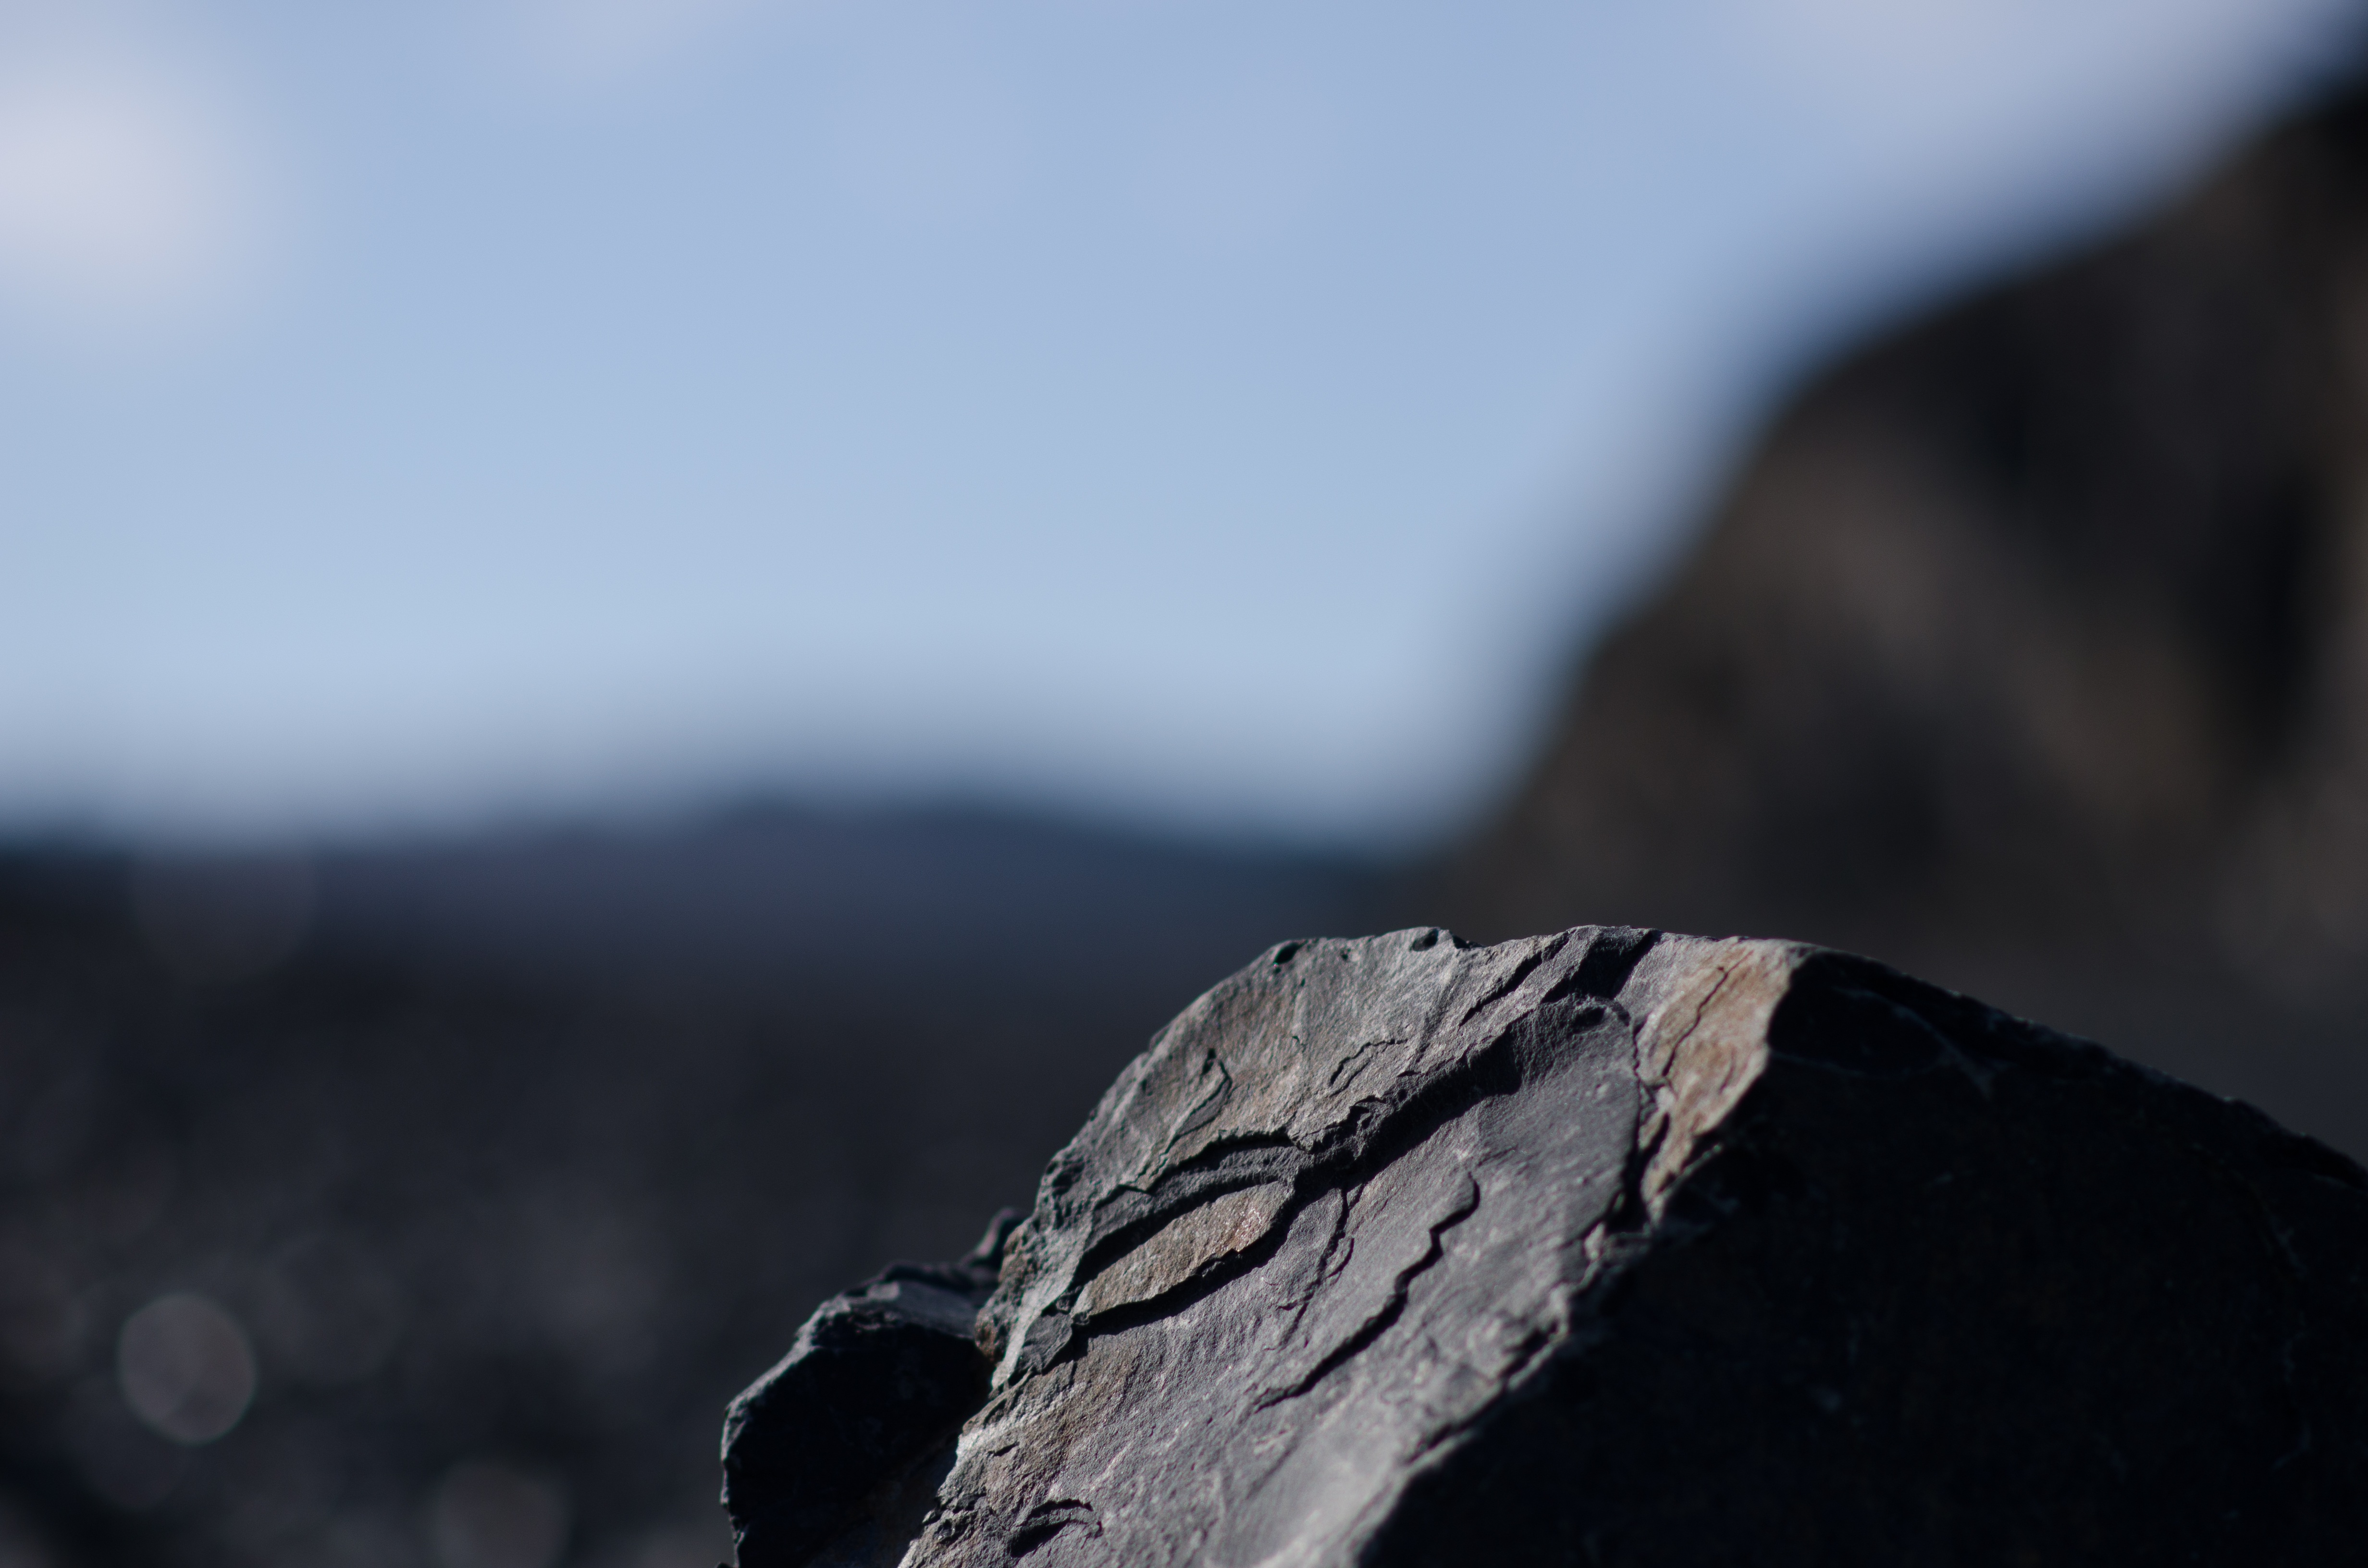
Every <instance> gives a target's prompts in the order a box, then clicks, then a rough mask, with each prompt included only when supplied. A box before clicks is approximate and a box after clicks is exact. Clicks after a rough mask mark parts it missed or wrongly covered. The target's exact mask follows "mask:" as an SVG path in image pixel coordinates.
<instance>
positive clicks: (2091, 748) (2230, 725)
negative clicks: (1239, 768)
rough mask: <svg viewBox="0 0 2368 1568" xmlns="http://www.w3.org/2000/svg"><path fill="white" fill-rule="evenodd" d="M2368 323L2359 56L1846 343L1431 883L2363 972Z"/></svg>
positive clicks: (1625, 913) (1647, 916) (1619, 908)
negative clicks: (2206, 153)
mask: <svg viewBox="0 0 2368 1568" xmlns="http://www.w3.org/2000/svg"><path fill="white" fill-rule="evenodd" d="M2363 329H2368V94H2362V93H2361V92H2359V91H2356V90H2355V91H2353V92H2352V93H2351V94H2350V95H2349V96H2346V97H2340V98H2339V99H2336V100H2334V101H2331V102H2329V103H2327V104H2325V105H2324V106H2322V107H2320V108H2317V109H2316V110H2314V111H2312V112H2310V113H2308V114H2306V115H2304V116H2302V117H2300V118H2298V119H2296V120H2294V122H2292V123H2289V124H2287V125H2285V126H2283V127H2282V128H2280V129H2278V130H2277V131H2274V132H2273V133H2271V134H2270V135H2267V136H2265V137H2263V138H2262V139H2260V141H2258V142H2256V143H2255V144H2254V145H2252V146H2251V147H2249V148H2248V149H2245V150H2243V152H2242V153H2240V154H2239V155H2238V156H2237V157H2235V158H2233V159H2232V160H2231V161H2230V162H2229V163H2228V164H2227V165H2226V166H2225V167H2223V168H2222V169H2220V170H2219V171H2217V172H2216V173H2215V174H2214V176H2213V177H2211V178H2210V179H2208V180H2207V181H2205V182H2204V183H2203V185H2202V186H2201V187H2199V188H2197V189H2195V190H2194V191H2192V192H2191V193H2189V194H2188V195H2186V196H2185V197H2183V198H2182V199H2180V200H2179V201H2178V202H2177V203H2175V204H2174V205H2172V206H2171V207H2170V208H2169V210H2165V211H2163V212H2160V213H2158V214H2155V215H2152V216H2150V217H2148V218H2147V219H2146V221H2145V222H2143V223H2141V224H2138V225H2136V226H2135V227H2133V228H2132V229H2131V230H2130V231H2128V232H2126V233H2123V234H2120V235H2118V236H2114V237H2113V238H2112V239H2111V240H2110V241H2108V242H2107V243H2104V244H2099V245H2096V246H2094V247H2093V248H2091V249H2089V251H2087V252H2086V253H2085V254H2082V255H2079V256H2074V257H2071V258H2069V259H2066V260H2063V261H2058V262H2054V263H2051V264H2050V265H2048V266H2046V267H2041V268H2037V269H2034V270H2033V271H2032V272H2030V273H2029V274H2027V275H2025V276H2023V277H2021V278H2014V279H2010V280H2009V281H2007V282H2005V283H2002V284H1999V285H1997V286H1993V287H1989V288H1986V289H1984V290H1981V291H1980V292H1978V293H1977V294H1975V295H1974V296H1972V297H1970V298H1967V299H1964V300H1962V301H1957V302H1955V303H1953V304H1951V305H1950V306H1948V307H1947V308H1945V309H1942V310H1940V311H1938V312H1933V313H1932V314H1930V315H1928V316H1926V317H1924V318H1923V319H1921V320H1918V321H1915V322H1911V323H1909V324H1906V325H1905V326H1903V327H1900V328H1899V329H1897V330H1896V331H1893V332H1890V333H1887V334H1886V335H1884V336H1883V337H1882V338H1880V339H1879V340H1877V341H1874V342H1872V343H1870V344H1867V345H1864V346H1861V347H1859V348H1858V349H1856V350H1854V351H1853V352H1851V353H1850V354H1849V355H1848V356H1846V357H1845V358H1842V359H1841V360H1840V361H1839V362H1838V363H1836V364H1834V365H1832V366H1830V367H1828V368H1827V369H1825V370H1824V371H1823V372H1821V373H1820V374H1818V375H1817V376H1816V377H1815V378H1813V379H1812V380H1811V381H1809V382H1808V384H1806V385H1805V386H1804V387H1803V388H1802V389H1801V390H1800V391H1799V392H1797V393H1796V394H1795V395H1794V396H1793V397H1792V398H1791V399H1790V400H1788V402H1787V403H1786V404H1785V406H1783V407H1782V409H1780V410H1779V411H1778V413H1777V415H1776V417H1775V418H1774V419H1773V420H1772V421H1771V423H1770V427H1769V429H1768V431H1767V433H1766V434H1765V436H1764V437H1762V439H1761V440H1760V442H1759V446H1758V449H1757V451H1756V452H1755V453H1753V454H1751V455H1750V456H1749V459H1748V461H1746V462H1744V463H1742V464H1741V465H1739V467H1738V471H1737V476H1736V481H1735V483H1733V485H1732V487H1731V488H1730V489H1729V491H1728V492H1727V494H1725V498H1724V500H1723V501H1722V503H1721V504H1720V505H1719V506H1718V508H1717V510H1716V513H1715V515H1714V516H1713V517H1711V518H1710V519H1708V525H1709V526H1708V528H1707V529H1706V531H1705V533H1704V535H1703V538H1702V542H1701V544H1700V546H1699V547H1698V549H1697V550H1696V551H1694V552H1693V553H1692V554H1691V556H1690V558H1689V559H1688V560H1687V561H1686V562H1684V563H1683V564H1682V566H1681V567H1680V569H1679V571H1678V572H1677V573H1676V574H1675V575H1674V577H1673V578H1672V580H1671V581H1670V582H1668V584H1667V585H1665V586H1664V587H1663V588H1662V590H1661V591H1659V592H1658V593H1656V595H1655V596H1654V597H1652V599H1651V600H1650V601H1649V602H1648V603H1646V604H1645V605H1644V606H1642V607H1641V608H1639V609H1638V610H1637V612H1636V613H1635V614H1634V616H1633V617H1632V618H1631V619H1629V620H1628V621H1627V623H1626V624H1625V625H1624V626H1622V628H1620V629H1619V630H1618V631H1615V632H1614V634H1613V635H1612V636H1611V637H1610V638H1609V639H1608V640H1607V641H1606V642H1604V643H1603V644H1602V645H1601V646H1600V648H1598V649H1596V650H1594V651H1593V653H1592V654H1591V656H1590V658H1589V660H1588V665H1587V666H1586V668H1585V670H1584V672H1583V674H1582V676H1580V678H1579V679H1577V681H1575V682H1574V684H1573V687H1572V688H1571V692H1570V695H1569V698H1568V699H1567V702H1566V705H1565V708H1564V710H1563V711H1562V712H1561V714H1560V715H1559V716H1558V718H1557V720H1556V721H1555V722H1554V725H1553V727H1552V731H1551V734H1550V737H1549V738H1548V739H1547V741H1546V742H1545V744H1543V746H1542V748H1541V754H1540V756H1539V759H1538V761H1537V763H1536V765H1535V767H1534V768H1533V770H1532V771H1531V774H1530V775H1529V777H1528V778H1527V780H1526V782H1525V783H1524V784H1523V786H1522V787H1521V789H1520V790H1519V792H1518V794H1517V795H1516V797H1515V799H1513V800H1512V801H1510V802H1509V803H1508V807H1507V809H1506V810H1505V811H1504V812H1502V813H1501V815H1500V816H1499V817H1498V819H1497V821H1496V822H1495V823H1494V824H1492V825H1491V826H1490V828H1489V829H1488V831H1486V833H1485V834H1482V835H1479V836H1478V837H1477V838H1476V839H1475V840H1474V843H1473V844H1472V845H1471V846H1469V849H1468V852H1467V853H1466V854H1465V855H1464V857H1463V860H1462V862H1461V864H1460V866H1459V867H1458V868H1457V869H1456V871H1455V872H1454V874H1453V875H1452V877H1451V878H1450V879H1449V881H1451V883H1452V886H1451V887H1450V888H1449V889H1448V890H1446V892H1447V896H1446V897H1445V899H1444V900H1443V902H1442V903H1440V905H1438V907H1440V908H1443V909H1445V910H1446V911H1447V912H1448V913H1449V914H1450V915H1451V916H1452V918H1453V919H1454V920H1456V921H1457V922H1458V923H1460V924H1463V925H1464V926H1468V927H1470V928H1472V929H1474V930H1477V931H1482V932H1501V933H1505V934H1508V935H1509V934H1511V933H1514V932H1519V931H1525V930H1540V929H1548V928H1552V927H1554V926H1562V925H1565V924H1568V923H1570V922H1572V921H1575V920H1588V919H1600V918H1603V917H1604V916H1605V915H1618V916H1619V917H1620V918H1622V919H1627V920H1644V921H1648V922H1651V923H1654V924H1658V925H1664V926H1674V927H1678V928H1691V929H1697V930H1700V929H1708V930H1736V929H1745V930H1783V931H1791V932H1795V933H1799V934H1802V935H1804V936H1811V937H1816V939H1818V940H1820V941H1827V942H1832V943H1835V944H1838V945H1842V946H1847V947H1850V948H1853V949H1861V950H1871V951H1875V952H1878V953H1881V954H1883V955H1884V956H1885V957H1887V958H1892V959H1894V960H1896V961H1901V962H1904V963H1907V964H1908V965H1910V966H1911V967H1914V968H1916V969H1918V971H1924V972H1935V971H1939V972H1947V973H1952V974H1963V975H1966V976H1967V977H1968V978H1969V979H1970V978H1971V977H1972V976H1973V975H1974V974H1975V973H1978V972H1979V971H1978V969H1972V970H1969V969H1968V968H1967V967H1966V966H1964V964H1962V963H1960V962H1959V961H1958V960H1959V958H1960V955H1962V954H1964V952H1966V951H1967V950H1968V949H1970V948H1976V947H1983V946H1992V947H1994V946H1998V945H2001V944H2003V945H2005V946H2008V947H2013V948H2031V949H2042V950H2045V951H2048V952H2049V953H2050V954H2051V956H2052V957H2053V958H2055V960H2058V961H2060V958H2061V954H2062V951H2063V945H2064V944H2066V942H2078V943H2080V944H2081V945H2082V946H2083V948H2084V949H2085V950H2086V952H2087V953H2089V955H2091V956H2094V955H2096V954H2097V953H2098V952H2099V951H2100V945H2101V944H2105V943H2110V942H2112V941H2116V940H2127V941H2129V942H2131V943H2133V944H2134V945H2135V946H2137V947H2139V948H2142V949H2157V950H2158V949H2160V948H2161V947H2162V946H2163V945H2165V944H2166V943H2174V942H2175V943H2178V944H2180V945H2182V946H2184V947H2185V948H2186V949H2188V950H2189V952H2190V954H2191V955H2192V956H2198V957H2200V956H2204V955H2213V956H2215V957H2216V958H2217V959H2219V960H2226V962H2227V963H2229V964H2230V965H2231V966H2232V967H2233V968H2235V969H2236V970H2237V971H2240V972H2241V973H2245V974H2249V975H2255V976H2259V977H2260V979H2261V980H2262V981H2263V982H2264V983H2269V984H2271V985H2273V986H2274V987H2276V988H2279V989H2283V990H2297V989H2308V988H2311V987H2318V986H2328V985H2335V986H2342V985H2346V984H2348V983H2350V980H2351V978H2353V977H2356V975H2357V973H2358V972H2359V971H2360V970H2361V968H2362V959H2363V958H2368V464H2363V462H2362V453H2363V452H2368V330H2363ZM1984 983H1987V978H1985V980H1984ZM2048 1016H2055V1015H2054V1014H2049V1015H2048Z"/></svg>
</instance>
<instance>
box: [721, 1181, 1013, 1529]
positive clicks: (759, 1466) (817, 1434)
mask: <svg viewBox="0 0 2368 1568" xmlns="http://www.w3.org/2000/svg"><path fill="white" fill-rule="evenodd" d="M1018 1222H1019V1213H1018V1212H1017V1211H1016V1210H1004V1211H1003V1212H1002V1213H1001V1214H998V1215H996V1219H995V1222H994V1223H993V1224H991V1225H990V1226H988V1227H987V1233H986V1236H985V1239H984V1240H982V1241H981V1242H980V1243H979V1244H978V1246H977V1248H976V1249H975V1250H974V1251H973V1252H972V1253H971V1255H970V1256H968V1257H965V1258H963V1259H962V1261H961V1262H959V1263H944V1264H916V1263H898V1264H892V1265H890V1266H889V1267H888V1268H887V1270H886V1271H885V1272H883V1273H882V1274H881V1275H880V1276H879V1277H878V1278H873V1279H870V1280H867V1281H865V1282H864V1283H863V1284H861V1285H860V1286H858V1287H856V1288H855V1289H854V1290H849V1291H847V1292H846V1293H844V1294H842V1295H837V1296H834V1297H832V1298H831V1299H830V1300H829V1301H825V1302H824V1303H823V1304H822V1306H821V1307H820V1308H818V1309H817V1310H816V1311H815V1312H814V1316H813V1317H811V1318H809V1319H807V1320H806V1324H805V1326H804V1327H803V1328H802V1329H800V1330H799V1331H798V1337H797V1343H796V1344H795V1345H793V1346H791V1347H790V1353H789V1354H788V1355H787V1356H785V1357H783V1358H781V1361H780V1365H779V1366H776V1367H775V1368H774V1369H772V1370H771V1371H769V1372H767V1373H766V1374H765V1375H764V1376H763V1377H761V1378H759V1379H757V1381H756V1382H755V1383H754V1384H752V1385H750V1387H749V1388H748V1389H747V1391H746V1392H744V1393H742V1394H741V1395H740V1397H739V1398H737V1399H735V1400H734V1401H733V1402H732V1408H731V1410H730V1411H729V1412H728V1413H727V1414H726V1415H725V1416H724V1419H723V1507H724V1511H725V1512H726V1513H727V1514H728V1515H730V1516H731V1519H732V1539H733V1541H734V1544H735V1546H736V1547H737V1548H738V1555H739V1560H740V1563H741V1568H786V1565H788V1564H791V1563H800V1562H812V1561H814V1559H815V1557H816V1556H817V1555H818V1554H820V1553H822V1552H824V1551H825V1549H826V1548H827V1549H830V1550H831V1551H832V1553H833V1555H839V1554H853V1555H859V1556H860V1555H862V1554H865V1553H867V1552H869V1551H873V1550H876V1549H877V1548H878V1547H879V1545H881V1544H882V1541H883V1539H884V1537H885V1536H886V1535H888V1534H894V1539H895V1540H898V1541H902V1540H904V1539H905V1537H906V1536H908V1535H909V1534H910V1533H911V1531H912V1528H913V1527H914V1526H916V1525H917V1524H918V1522H919V1516H920V1513H921V1511H922V1510H923V1509H924V1508H926V1507H927V1506H928V1502H929V1498H930V1494H931V1493H932V1492H933V1491H934V1489H935V1486H936V1484H937V1482H938V1481H939V1478H940V1477H941V1476H942V1475H943V1474H944V1466H943V1464H939V1465H938V1466H937V1467H936V1469H935V1470H934V1471H932V1470H931V1469H930V1467H929V1465H928V1460H930V1459H931V1458H932V1457H933V1456H934V1454H935V1450H938V1449H948V1452H947V1454H946V1456H945V1457H946V1458H947V1459H949V1460H950V1459H951V1446H950V1445H951V1440H952V1437H953V1435H954V1431H955V1429H956V1428H957V1427H959V1426H961V1425H962V1422H963V1420H964V1419H965V1418H966V1417H968V1416H969V1415H970V1414H971V1412H973V1410H976V1409H977V1408H978V1406H979V1403H980V1402H981V1401H982V1400H983V1399H985V1396H986V1381H987V1364H986V1358H985V1357H984V1356H983V1355H981V1354H980V1351H979V1347H978V1345H977V1342H976V1340H975V1338H974V1337H973V1324H974V1323H975V1320H976V1318H977V1315H978V1310H979V1308H980V1307H981V1306H982V1305H984V1304H985V1301H986V1299H987V1295H988V1293H989V1292H990V1291H992V1290H994V1289H995V1284H996V1269H997V1268H998V1267H1000V1265H1001V1263H1002V1260H1003V1244H1004V1240H1005V1238H1006V1237H1007V1236H1008V1235H1009V1234H1010V1233H1011V1228H1012V1226H1014V1225H1015V1224H1017V1223H1018ZM916 1472H917V1473H916ZM908 1514H909V1516H910V1517H906V1516H907V1515H908ZM900 1525H901V1526H902V1527H903V1529H902V1533H894V1532H895V1531H896V1528H897V1527H898V1526H900Z"/></svg>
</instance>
